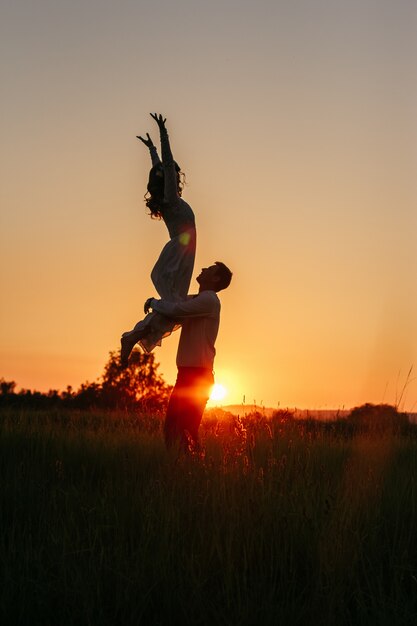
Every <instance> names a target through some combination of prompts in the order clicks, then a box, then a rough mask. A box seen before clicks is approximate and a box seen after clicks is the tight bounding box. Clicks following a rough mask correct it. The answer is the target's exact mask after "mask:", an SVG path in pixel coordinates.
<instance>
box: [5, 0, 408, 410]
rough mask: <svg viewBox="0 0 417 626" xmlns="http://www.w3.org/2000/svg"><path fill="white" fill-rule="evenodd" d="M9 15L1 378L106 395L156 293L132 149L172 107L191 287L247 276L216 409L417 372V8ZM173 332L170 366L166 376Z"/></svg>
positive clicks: (161, 238) (154, 7)
mask: <svg viewBox="0 0 417 626" xmlns="http://www.w3.org/2000/svg"><path fill="white" fill-rule="evenodd" d="M6 4H7V8H5V9H4V12H5V15H4V16H3V19H2V20H0V24H1V26H2V27H3V29H2V47H3V54H2V55H1V59H0V67H2V69H3V73H2V75H3V76H4V80H3V83H2V86H3V97H2V108H3V119H4V120H5V123H4V124H3V132H2V145H3V147H4V150H3V151H2V155H0V171H1V172H2V181H1V211H2V214H1V223H0V239H1V241H0V255H1V258H0V268H1V270H0V272H1V281H2V291H3V295H4V297H3V300H2V306H1V307H0V377H4V378H5V379H6V380H14V381H16V383H17V385H18V387H26V388H31V389H39V390H42V391H47V390H48V389H50V388H59V389H61V390H62V389H65V388H66V386H67V385H72V386H73V388H78V387H79V386H80V385H81V383H83V382H85V381H86V380H88V381H94V380H96V379H98V378H99V377H100V376H101V374H102V372H103V367H104V365H105V363H106V361H107V358H108V353H109V351H114V350H117V349H118V348H119V341H120V336H121V333H122V332H123V331H125V330H128V329H130V328H132V325H133V324H135V323H136V322H137V321H138V320H139V319H140V318H141V315H142V312H143V304H144V302H145V300H146V299H147V298H148V297H150V296H156V295H157V294H156V293H155V288H154V286H153V284H152V281H151V279H150V272H151V269H152V267H153V265H154V263H155V261H156V259H157V258H158V256H159V254H160V252H161V250H162V248H163V246H164V245H165V243H166V242H167V240H168V233H167V229H166V227H165V225H164V224H163V223H162V222H158V221H156V220H152V219H150V217H149V216H148V215H147V210H146V208H145V204H144V201H143V196H144V193H145V192H146V185H147V181H148V174H149V168H150V159H149V154H148V151H147V149H146V148H145V146H143V144H141V142H140V141H138V140H137V139H136V136H137V135H138V134H142V135H144V134H145V133H146V132H149V133H150V134H151V136H152V138H153V140H154V141H155V143H157V142H158V135H157V133H156V132H155V127H154V122H153V120H152V119H151V118H150V116H149V113H150V112H151V111H155V110H156V111H158V112H159V111H160V112H162V113H163V114H164V115H165V116H166V117H167V126H168V130H169V135H170V139H171V147H172V149H173V154H174V158H175V159H176V161H177V162H178V163H180V165H181V168H182V169H183V170H184V172H185V173H186V182H187V184H186V186H185V187H184V190H183V197H184V199H185V200H186V201H187V202H188V203H189V204H190V205H191V206H192V208H193V211H194V213H195V216H196V224H197V256H196V262H195V266H194V275H193V280H192V283H191V287H190V293H195V292H196V290H198V285H197V284H196V281H195V277H196V276H198V274H199V272H200V269H201V268H202V267H206V266H207V265H208V264H211V263H213V262H214V261H217V260H219V261H223V262H225V263H226V265H228V266H229V267H230V269H231V270H232V272H233V280H232V283H231V285H230V287H229V288H228V289H227V290H224V291H222V292H220V293H219V298H220V300H221V307H222V308H221V321H220V329H219V334H218V338H217V342H216V359H215V364H214V370H215V373H216V381H217V380H218V381H219V383H218V384H219V385H223V387H224V388H225V389H227V397H226V396H225V395H224V396H223V398H220V397H218V396H217V394H219V393H220V391H218V390H216V391H215V392H214V393H215V395H216V396H217V397H216V399H215V398H214V397H212V399H211V400H210V402H223V401H225V400H226V398H227V403H228V404H236V403H239V402H241V401H242V397H243V395H246V398H249V399H250V402H252V399H253V398H255V399H256V401H257V402H258V403H261V402H262V403H263V405H264V406H278V404H279V405H280V406H298V407H303V408H320V407H333V408H341V407H343V406H347V407H349V406H354V405H357V404H360V403H363V402H382V401H385V402H394V401H395V398H396V395H398V392H399V390H401V387H402V385H403V384H404V382H405V377H406V375H407V372H408V371H409V368H410V366H411V365H413V364H414V366H415V368H416V367H417V332H416V319H417V254H416V252H415V243H416V233H417V212H416V211H415V207H416V205H417V198H416V186H415V128H416V125H415V102H416V98H417V92H416V83H415V78H414V77H415V58H416V55H417V49H416V48H417V39H416V37H415V26H416V11H415V3H413V2H406V1H405V0H398V2H391V3H390V2H388V3H379V4H378V3H377V4H378V10H375V7H374V4H375V3H374V4H372V3H370V2H368V1H364V2H354V3H350V2H345V3H343V2H337V3H335V2H332V1H331V0H319V1H318V3H315V2H313V3H312V2H311V1H310V0H300V1H299V2H282V1H280V0H277V1H276V2H272V0H259V1H258V2H246V3H245V2H244V3H239V2H237V1H235V0H233V1H231V2H226V3H225V2H223V1H222V2H221V1H220V0H213V1H212V2H210V3H198V7H197V5H196V3H193V2H191V0H184V1H183V2H181V3H175V4H172V3H171V4H170V3H169V2H165V0H164V1H163V2H162V3H143V2H127V3H121V4H120V6H119V5H117V8H116V5H115V4H113V3H100V2H98V0H91V2H88V3H79V2H76V3H53V2H46V1H45V2H40V3H37V2H32V3H30V2H26V3H24V7H25V8H24V10H23V8H22V7H23V5H22V4H21V3H19V2H17V3H13V2H11V3H6ZM139 33H140V34H139ZM213 42H215V45H214V44H213ZM172 59H175V61H174V62H172ZM196 84H198V88H197V89H196V88H195V85H196ZM28 94H30V98H28ZM178 338H179V333H178V332H176V333H173V335H172V336H171V337H168V338H167V339H166V340H165V339H164V341H163V342H162V346H161V347H160V348H159V347H158V348H156V349H155V351H154V354H155V359H156V361H157V362H158V363H160V370H159V371H160V372H161V374H162V375H163V377H164V379H165V380H166V382H167V383H169V384H173V383H174V381H175V378H176V373H177V368H176V362H175V358H176V350H177V346H178ZM224 372H227V373H228V374H227V376H223V373H224ZM220 381H221V382H220ZM416 401H417V382H415V381H413V382H412V383H410V385H409V386H408V387H407V394H406V397H405V399H404V402H405V406H406V407H410V409H411V407H412V406H414V405H415V403H416Z"/></svg>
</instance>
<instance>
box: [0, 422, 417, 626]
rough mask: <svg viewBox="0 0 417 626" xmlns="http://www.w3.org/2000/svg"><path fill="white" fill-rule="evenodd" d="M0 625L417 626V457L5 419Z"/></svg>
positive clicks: (213, 429) (332, 441) (281, 438)
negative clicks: (190, 451)
mask: <svg viewBox="0 0 417 626" xmlns="http://www.w3.org/2000/svg"><path fill="white" fill-rule="evenodd" d="M0 424H1V431H0V477H1V490H0V524H1V535H0V572H1V582H2V584H1V592H0V593H1V598H0V600H1V602H0V607H1V614H0V618H1V623H2V624H7V625H10V624H28V625H29V624H30V625H31V626H36V625H37V624H40V625H42V626H44V625H48V624H54V625H58V624H59V625H67V624H77V625H83V624H91V625H94V626H100V625H107V624H112V625H113V624H125V625H131V624H132V625H133V624H135V625H137V624H146V625H158V624H161V625H166V624H193V625H196V626H198V625H206V624H207V625H208V624H210V625H213V624H215V625H219V626H222V625H225V626H226V625H229V624H230V625H231V624H236V625H237V624H239V625H242V626H245V625H248V626H249V625H255V624H260V625H265V626H268V625H272V624H273V625H274V626H275V625H277V624H285V625H292V624H300V625H301V624H303V625H305V624H323V625H330V624H332V625H333V624H336V623H337V624H346V625H348V624H349V625H350V624H355V625H356V624H358V625H361V624H364V625H365V624H366V625H369V624H375V625H376V624H378V626H384V625H385V624H386V625H390V626H392V625H393V624H394V625H395V624H401V625H402V624H414V623H416V620H417V533H416V528H417V511H416V506H417V505H416V502H417V500H416V497H417V494H416V489H417V487H416V481H417V440H415V439H414V438H412V437H411V436H410V437H401V436H392V435H385V436H379V437H375V436H374V437H372V436H369V435H366V434H363V435H360V436H357V437H344V436H342V435H341V434H337V432H336V431H335V432H332V431H331V430H327V431H325V430H324V429H323V430H320V429H317V430H316V431H314V432H311V431H309V430H308V429H306V428H304V427H302V426H299V425H297V424H286V423H279V422H274V423H273V422H267V421H266V420H263V419H254V420H252V421H250V420H249V421H248V423H247V424H246V425H245V426H246V428H244V427H243V426H242V424H241V423H240V422H238V421H236V420H235V421H233V420H230V421H227V422H224V423H216V422H208V421H207V422H206V424H205V427H204V428H203V429H202V439H203V448H204V451H205V452H204V454H201V455H195V456H190V457H187V458H184V457H182V458H180V459H176V458H175V455H174V454H168V453H167V452H166V451H165V450H164V448H163V441H162V436H161V433H160V429H159V425H160V424H159V420H157V419H155V418H152V417H146V416H141V417H137V416H129V415H125V414H120V415H104V414H103V415H96V414H94V413H74V412H72V413H71V412H67V413H65V412H59V413H49V414H45V413H35V412H21V413H17V412H8V413H7V412H4V413H3V414H2V415H1V416H0Z"/></svg>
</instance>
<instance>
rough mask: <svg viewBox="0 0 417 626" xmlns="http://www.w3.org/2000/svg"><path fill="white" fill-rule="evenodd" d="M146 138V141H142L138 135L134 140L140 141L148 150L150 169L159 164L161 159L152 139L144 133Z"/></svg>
mask: <svg viewBox="0 0 417 626" xmlns="http://www.w3.org/2000/svg"><path fill="white" fill-rule="evenodd" d="M146 136H147V139H144V138H143V137H140V135H136V139H140V140H141V142H142V143H144V144H145V146H146V147H147V148H149V152H150V154H151V160H152V167H155V165H159V164H160V162H161V159H160V158H159V156H158V151H157V149H156V148H155V146H154V143H153V141H152V139H151V138H150V137H149V133H146Z"/></svg>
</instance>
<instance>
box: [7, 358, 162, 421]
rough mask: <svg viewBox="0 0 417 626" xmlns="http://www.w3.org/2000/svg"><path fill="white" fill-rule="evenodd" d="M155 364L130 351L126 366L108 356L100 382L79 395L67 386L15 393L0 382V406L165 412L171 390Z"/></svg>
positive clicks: (9, 385)
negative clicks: (58, 389) (64, 387)
mask: <svg viewBox="0 0 417 626" xmlns="http://www.w3.org/2000/svg"><path fill="white" fill-rule="evenodd" d="M158 367H159V365H158V363H156V362H155V357H154V355H153V354H143V353H141V352H140V351H139V350H133V352H132V353H131V356H130V360H129V366H128V367H126V368H122V367H121V365H120V351H115V352H110V353H109V360H108V361H107V363H106V365H105V366H104V372H103V375H102V376H101V379H100V380H99V381H96V382H93V383H89V382H85V383H83V384H82V385H81V386H80V388H79V389H78V391H73V389H72V387H70V386H68V387H67V388H66V390H65V391H62V392H59V391H57V390H56V389H51V390H50V391H48V392H47V393H41V392H40V391H31V390H29V389H21V390H20V391H19V392H18V393H16V392H15V388H16V383H15V382H14V381H6V380H5V379H4V378H0V406H25V407H32V408H45V409H47V408H51V407H57V406H63V407H67V408H76V409H87V408H103V409H123V410H125V409H129V410H133V411H136V410H139V411H144V412H147V413H150V412H158V411H161V410H163V409H164V408H165V406H166V404H167V402H168V398H169V394H170V391H171V387H170V386H169V385H167V384H166V383H165V381H164V380H163V378H162V376H161V375H160V374H159V373H158Z"/></svg>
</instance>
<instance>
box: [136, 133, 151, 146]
mask: <svg viewBox="0 0 417 626" xmlns="http://www.w3.org/2000/svg"><path fill="white" fill-rule="evenodd" d="M146 136H147V139H144V138H143V137H140V135H136V139H140V140H141V141H142V142H143V143H144V144H145V146H147V147H148V148H153V147H154V144H153V141H152V139H151V138H150V137H149V133H146Z"/></svg>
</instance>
